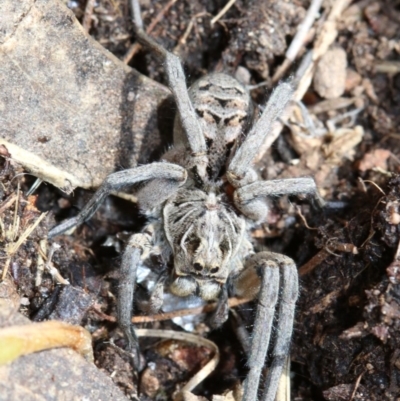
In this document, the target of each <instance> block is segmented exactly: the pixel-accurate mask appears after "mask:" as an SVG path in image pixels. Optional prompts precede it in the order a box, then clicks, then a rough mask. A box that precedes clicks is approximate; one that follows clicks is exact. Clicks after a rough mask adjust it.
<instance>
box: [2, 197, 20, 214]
mask: <svg viewBox="0 0 400 401" xmlns="http://www.w3.org/2000/svg"><path fill="white" fill-rule="evenodd" d="M16 199H17V194H15V193H14V194H12V195H10V196H9V197H8V198H7V199H6V200H5V201H4V202H3V203H2V204H1V205H0V214H2V213H3V212H4V211H5V210H7V209H8V208H9V207H10V206H11V205H12V204H13V203H14V202H15V200H16Z"/></svg>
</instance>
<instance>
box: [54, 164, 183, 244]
mask: <svg viewBox="0 0 400 401" xmlns="http://www.w3.org/2000/svg"><path fill="white" fill-rule="evenodd" d="M186 178H187V173H186V170H185V169H184V168H183V167H180V166H178V165H176V164H171V163H152V164H148V165H146V166H139V167H135V168H132V169H129V170H123V171H118V172H116V173H113V174H110V175H109V176H108V177H107V178H106V179H105V181H104V183H103V184H102V185H101V186H100V188H99V189H98V190H97V191H96V193H95V194H94V195H93V197H92V199H91V200H90V201H89V202H88V203H87V204H86V205H85V207H84V208H83V209H82V211H81V212H80V213H79V214H78V215H77V216H75V217H72V218H71V219H68V220H65V221H64V222H62V223H61V224H59V225H58V226H56V227H54V228H53V229H52V230H50V231H49V233H48V238H52V237H55V236H56V235H59V234H62V233H64V232H66V231H68V230H69V229H71V228H73V227H75V226H77V225H80V224H82V223H83V222H85V221H86V220H88V219H90V217H92V216H93V214H94V213H95V212H96V210H97V209H98V208H99V207H100V205H101V203H102V202H103V200H104V199H105V198H106V197H107V196H108V195H109V194H110V193H111V192H112V191H118V190H120V189H121V188H124V187H127V186H129V185H133V184H136V183H139V182H142V181H148V180H153V179H162V180H163V181H161V180H160V181H159V188H158V192H157V194H158V200H159V202H160V203H162V202H163V201H164V200H166V199H168V198H169V197H170V196H171V195H172V194H173V193H174V192H175V191H176V190H177V189H178V188H179V187H180V186H181V185H183V184H184V183H185V181H186ZM163 183H164V185H163Z"/></svg>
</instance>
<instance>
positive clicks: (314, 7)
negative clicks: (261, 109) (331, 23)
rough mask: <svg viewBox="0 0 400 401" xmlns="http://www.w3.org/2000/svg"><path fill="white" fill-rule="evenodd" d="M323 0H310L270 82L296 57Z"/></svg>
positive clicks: (276, 78)
mask: <svg viewBox="0 0 400 401" xmlns="http://www.w3.org/2000/svg"><path fill="white" fill-rule="evenodd" d="M322 2H323V0H312V2H311V4H310V7H309V8H308V10H307V14H306V16H305V17H304V20H303V21H302V22H301V23H300V24H299V26H298V27H297V32H296V35H295V36H294V38H293V40H292V43H291V44H290V46H289V48H288V49H287V51H286V54H285V61H284V62H283V64H282V65H281V66H280V67H279V68H278V69H277V70H276V72H275V74H274V76H273V77H272V83H273V84H274V83H276V82H278V81H279V80H280V79H281V78H282V76H283V75H284V74H285V72H286V71H287V69H288V68H289V67H290V65H291V64H292V63H293V61H294V60H295V59H296V56H297V55H298V54H299V52H300V49H301V48H302V47H303V46H304V42H305V39H306V37H307V36H308V33H309V31H310V29H311V27H312V25H313V23H314V21H315V19H316V18H317V16H318V15H319V9H320V8H321V4H322Z"/></svg>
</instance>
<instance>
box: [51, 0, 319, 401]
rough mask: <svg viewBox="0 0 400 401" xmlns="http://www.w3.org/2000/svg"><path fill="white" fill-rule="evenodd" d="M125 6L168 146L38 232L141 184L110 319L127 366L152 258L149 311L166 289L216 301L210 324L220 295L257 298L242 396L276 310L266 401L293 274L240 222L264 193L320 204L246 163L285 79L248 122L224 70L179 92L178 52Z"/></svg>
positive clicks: (290, 264) (251, 389)
mask: <svg viewBox="0 0 400 401" xmlns="http://www.w3.org/2000/svg"><path fill="white" fill-rule="evenodd" d="M132 9H133V16H134V25H135V33H136V37H137V40H138V41H139V42H140V43H141V44H142V45H144V46H145V47H146V48H148V49H149V50H151V51H152V52H154V53H155V54H156V55H157V56H158V58H159V59H160V60H161V62H162V63H163V64H164V66H165V70H166V77H167V81H168V86H169V88H170V90H171V92H172V94H173V96H174V99H175V102H176V106H177V111H178V113H177V117H176V119H175V124H174V135H173V148H171V149H170V150H168V151H167V152H166V153H165V154H164V155H163V157H162V161H161V162H154V163H151V164H148V165H143V166H138V167H135V168H132V169H128V170H124V171H119V172H116V173H113V174H111V175H109V176H108V177H107V178H106V180H105V181H104V183H103V184H102V185H101V186H100V187H99V189H98V190H97V192H96V193H95V194H94V196H93V197H92V199H91V200H90V201H89V202H88V203H87V204H86V206H85V207H84V208H83V209H82V210H81V212H80V213H79V214H78V215H77V216H76V217H73V218H70V219H68V220H66V221H64V222H63V223H61V224H60V225H58V226H56V227H55V228H53V229H52V230H51V231H50V232H49V235H48V236H49V237H50V238H51V237H54V236H56V235H59V234H62V233H64V232H65V231H68V230H69V229H71V228H72V227H74V226H77V225H79V224H82V223H83V222H84V221H86V220H88V219H89V218H90V217H91V216H92V215H93V214H94V213H95V211H96V210H97V209H98V208H99V206H100V204H101V203H102V201H103V200H104V198H105V197H106V196H108V195H109V194H110V193H111V192H112V191H118V190H120V189H121V188H123V187H127V186H130V185H133V184H138V183H141V188H140V189H139V191H138V195H137V198H138V204H139V206H140V208H141V210H142V211H143V212H144V213H145V214H146V216H147V219H148V223H147V225H146V226H145V228H144V230H143V231H142V232H141V233H136V234H134V235H132V236H131V238H130V239H129V241H128V244H127V246H126V249H125V251H124V254H123V257H122V265H121V269H122V273H121V281H120V285H119V294H118V322H119V325H120V327H121V329H122V330H123V332H124V334H125V336H126V338H127V340H128V346H129V349H130V351H131V352H132V354H133V355H135V359H136V364H138V362H137V359H138V357H139V354H138V342H137V338H136V335H135V329H134V327H133V326H132V324H131V315H132V304H133V298H134V293H135V282H136V272H137V267H138V265H139V264H140V263H141V262H142V261H145V260H147V259H148V258H149V257H150V256H151V255H158V257H159V259H161V261H162V263H163V264H164V265H165V266H171V269H170V271H169V273H168V277H165V276H163V277H162V278H161V279H160V280H159V282H158V283H157V284H156V286H155V289H154V290H153V292H152V294H151V295H150V304H151V306H152V308H153V309H154V310H156V309H158V308H160V307H161V306H162V294H163V290H164V287H167V288H168V290H169V291H170V292H171V293H173V294H174V295H177V296H179V297H187V296H191V295H197V296H199V297H201V298H202V299H203V300H206V301H210V300H218V306H217V309H216V311H215V313H214V316H213V318H212V322H213V325H214V326H219V325H221V324H222V323H223V322H224V321H225V320H226V319H227V317H228V305H227V300H228V295H232V296H238V297H244V296H245V297H253V298H255V297H258V307H257V312H256V317H255V324H254V328H253V336H252V342H251V351H250V355H249V359H248V362H247V363H248V367H249V373H248V376H247V378H246V380H245V383H244V389H243V400H245V401H253V400H256V399H257V396H258V392H259V389H258V388H259V382H260V378H261V376H262V368H263V366H264V363H265V359H266V355H267V351H268V349H269V346H270V338H271V332H272V326H273V322H274V316H275V314H276V315H277V325H276V333H277V335H276V340H275V342H274V344H273V345H272V353H271V356H272V364H271V367H270V369H269V372H268V375H267V377H266V380H265V383H264V390H263V396H262V399H263V400H274V399H275V394H276V392H277V387H278V382H279V378H280V375H281V372H282V368H283V365H284V363H285V359H286V357H287V354H288V352H289V347H290V340H291V335H292V329H293V319H294V312H295V304H296V300H297V296H298V276H297V269H296V265H295V263H294V261H293V260H292V259H290V258H289V257H287V256H284V255H281V254H278V253H273V252H265V251H264V252H258V253H257V252H256V251H255V249H254V247H253V244H252V241H251V238H250V229H251V228H252V227H254V225H255V224H257V223H259V222H262V221H263V220H264V219H265V218H266V215H267V213H268V205H267V202H266V200H267V198H268V197H276V196H281V195H296V194H308V195H313V196H315V197H316V199H317V200H318V201H320V203H321V204H322V202H323V201H322V199H321V198H320V197H319V195H318V191H317V188H316V184H315V182H314V180H313V179H312V178H309V177H303V178H290V179H282V180H270V181H261V180H259V179H258V176H257V173H256V171H255V170H254V169H253V167H252V162H253V160H254V159H255V157H256V155H257V152H258V150H259V148H260V146H261V144H262V143H263V142H264V140H265V139H266V137H267V136H268V135H269V133H270V132H271V126H272V124H273V123H274V122H275V121H276V119H277V118H278V117H279V116H280V114H281V113H282V112H283V110H284V109H285V107H286V105H287V104H288V102H289V101H290V99H291V96H292V93H293V84H292V83H291V82H283V83H281V84H279V85H278V87H277V88H276V89H275V90H274V91H273V93H272V95H271V96H270V99H269V101H268V103H267V105H266V107H265V109H264V111H263V112H262V114H261V115H260V117H259V118H258V120H257V122H256V123H255V124H253V125H252V124H251V120H252V116H253V107H252V101H251V98H250V95H249V91H248V90H247V88H246V87H245V86H244V85H242V84H241V83H240V82H238V81H237V80H236V79H234V78H233V77H231V76H229V75H226V74H223V73H212V74H209V75H206V76H204V77H202V78H200V79H199V80H198V81H197V82H195V83H194V84H193V85H192V86H191V87H190V88H189V89H187V86H186V81H185V76H184V73H183V68H182V66H181V63H180V60H179V58H178V57H177V56H175V55H174V54H172V53H170V52H168V51H167V50H165V49H164V48H163V47H162V46H160V45H159V44H157V43H156V42H155V41H154V40H153V39H152V38H150V37H149V36H148V35H147V34H146V33H145V32H144V30H143V23H142V20H141V16H140V8H139V4H138V1H137V0H133V1H132Z"/></svg>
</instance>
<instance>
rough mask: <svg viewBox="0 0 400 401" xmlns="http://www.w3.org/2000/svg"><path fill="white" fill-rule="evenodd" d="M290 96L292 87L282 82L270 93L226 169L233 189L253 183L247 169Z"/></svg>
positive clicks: (249, 171)
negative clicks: (262, 109) (254, 122)
mask: <svg viewBox="0 0 400 401" xmlns="http://www.w3.org/2000/svg"><path fill="white" fill-rule="evenodd" d="M292 94H293V85H292V84H291V83H290V82H282V83H280V84H279V85H278V87H277V88H276V89H275V90H274V91H273V92H272V94H271V96H270V98H269V100H268V103H267V105H266V107H265V109H264V111H263V113H262V114H261V117H260V118H259V119H258V121H257V122H256V124H255V125H254V126H253V128H252V129H251V130H250V132H249V133H248V134H247V136H246V138H245V140H244V142H243V143H242V145H241V146H240V148H239V149H238V150H237V151H236V153H235V155H234V157H233V159H232V160H231V162H230V163H229V166H228V169H227V178H228V180H229V182H230V183H231V184H232V185H233V186H234V187H235V188H240V187H242V186H244V185H246V184H250V183H251V182H254V181H255V179H256V177H255V175H254V172H253V170H252V169H251V168H249V167H251V165H252V163H253V160H254V158H255V157H256V155H257V153H258V151H259V149H260V147H261V145H262V144H263V142H264V141H265V139H266V138H267V136H268V134H270V133H271V128H272V126H273V123H274V122H275V121H276V120H277V119H278V117H279V116H280V115H281V114H282V112H283V111H284V110H285V108H286V106H287V104H288V103H289V101H290V99H291V98H292Z"/></svg>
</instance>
